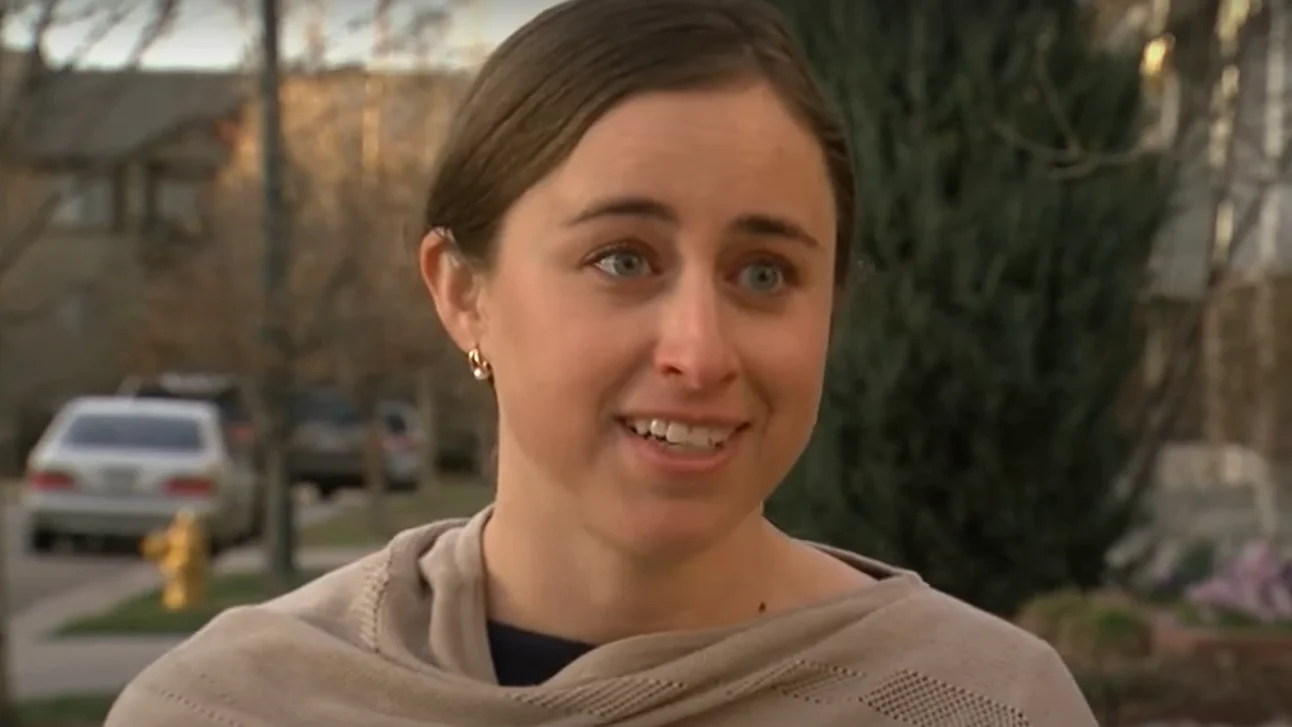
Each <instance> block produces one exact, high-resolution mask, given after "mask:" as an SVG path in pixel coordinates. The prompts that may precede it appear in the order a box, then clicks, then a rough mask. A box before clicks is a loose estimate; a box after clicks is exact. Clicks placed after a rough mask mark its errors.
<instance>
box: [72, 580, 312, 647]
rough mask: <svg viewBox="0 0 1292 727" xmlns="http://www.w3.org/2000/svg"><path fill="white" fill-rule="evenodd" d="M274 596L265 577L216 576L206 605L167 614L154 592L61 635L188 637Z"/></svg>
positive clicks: (81, 622)
mask: <svg viewBox="0 0 1292 727" xmlns="http://www.w3.org/2000/svg"><path fill="white" fill-rule="evenodd" d="M319 575H322V574H321V573H317V572H303V573H301V574H300V576H298V577H299V579H300V583H305V582H307V581H310V580H313V579H314V578H316V577H318V576H319ZM274 595H275V594H274V593H273V592H272V591H271V590H270V588H269V587H268V585H267V584H266V583H265V579H264V574H263V573H260V572H253V573H229V574H224V575H217V576H215V578H213V579H212V580H211V584H210V590H209V592H208V593H207V599H206V602H205V603H203V604H201V605H200V606H198V607H197V608H194V609H192V610H189V611H167V610H166V609H165V608H163V607H162V604H161V592H160V591H158V590H156V589H154V590H151V591H149V592H147V593H144V594H141V595H139V596H136V597H134V598H131V599H129V600H127V601H123V602H122V603H120V604H118V605H117V606H115V607H114V608H112V609H111V610H108V611H105V612H103V613H100V614H96V615H93V616H87V617H85V618H82V619H80V620H77V621H73V622H72V623H70V624H68V625H66V626H64V627H63V628H62V629H61V630H60V631H59V632H58V635H59V636H85V635H88V634H96V635H105V634H126V635H134V634H146V635H166V634H178V635H187V634H191V633H193V632H194V631H197V630H198V629H199V628H201V627H202V626H203V625H205V624H206V622H207V621H210V620H211V619H212V618H214V617H215V615H216V614H218V613H220V612H221V611H223V610H224V609H226V608H229V607H231V606H241V605H244V604H248V603H259V602H261V601H264V600H267V599H269V598H271V597H273V596H274Z"/></svg>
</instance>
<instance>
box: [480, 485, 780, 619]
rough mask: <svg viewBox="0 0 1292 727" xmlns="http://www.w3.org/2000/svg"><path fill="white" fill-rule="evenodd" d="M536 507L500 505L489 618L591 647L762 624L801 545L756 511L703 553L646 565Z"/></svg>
mask: <svg viewBox="0 0 1292 727" xmlns="http://www.w3.org/2000/svg"><path fill="white" fill-rule="evenodd" d="M530 505H531V503H523V504H522V503H520V502H514V503H513V502H507V501H506V500H505V499H500V501H499V502H498V503H497V504H496V505H495V510H494V514H493V516H492V517H491V519H490V521H489V523H488V524H486V526H485V530H484V545H483V547H484V560H485V569H486V572H487V573H488V600H489V616H490V617H491V618H493V619H495V620H498V621H501V622H504V623H507V624H509V625H512V626H515V627H518V628H524V629H529V630H533V631H537V632H540V633H545V634H549V635H552V636H560V637H562V638H567V639H573V640H577V641H583V642H585V643H594V644H601V643H608V642H611V641H615V640H618V639H622V638H626V637H629V636H635V635H639V634H646V633H658V632H662V631H687V630H696V629H705V628H714V627H720V626H727V625H732V624H736V623H740V622H742V621H746V620H748V619H751V618H756V617H757V616H758V615H759V614H760V613H761V612H763V611H765V610H767V608H768V602H769V599H774V598H775V597H776V594H775V592H774V591H775V590H776V589H775V588H774V587H775V585H776V578H777V577H776V575H775V573H776V572H777V570H778V568H777V564H779V563H782V562H784V561H785V558H786V555H787V554H788V553H787V551H789V550H792V549H794V548H795V547H796V544H795V543H794V541H792V540H790V539H789V538H787V537H786V536H784V535H782V534H781V533H780V532H779V531H777V530H776V529H775V528H774V527H773V526H772V525H771V524H770V523H768V522H767V521H766V520H765V519H763V517H762V514H761V513H751V515H750V517H749V518H748V519H747V520H746V521H744V522H742V523H741V524H739V525H738V526H737V527H736V528H735V529H734V530H733V531H732V532H731V533H729V534H728V535H727V536H725V537H724V538H722V540H721V541H719V542H717V543H714V544H713V545H712V546H710V547H708V548H705V549H704V550H703V551H702V552H698V553H693V554H690V555H688V556H686V557H678V558H675V559H673V560H671V561H670V562H666V563H665V562H659V561H656V562H651V563H645V562H643V559H642V558H640V557H638V556H634V555H632V554H628V553H625V552H623V551H622V550H618V549H616V548H615V547H614V546H613V545H612V544H611V543H609V542H607V541H606V540H604V539H598V538H597V537H596V536H595V535H593V534H591V533H589V532H588V529H587V528H582V527H579V525H578V524H577V523H575V522H568V520H570V519H572V518H569V517H558V516H556V513H553V512H551V511H548V512H547V513H544V511H543V510H544V508H542V507H541V506H540V507H537V508H535V507H531V506H530ZM572 511H573V509H572V508H571V509H570V510H567V511H566V512H572ZM558 512H559V510H558Z"/></svg>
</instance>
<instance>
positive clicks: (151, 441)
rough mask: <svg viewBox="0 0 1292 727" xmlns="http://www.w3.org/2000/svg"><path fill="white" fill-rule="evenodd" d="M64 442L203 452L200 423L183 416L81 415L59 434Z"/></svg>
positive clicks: (105, 446)
mask: <svg viewBox="0 0 1292 727" xmlns="http://www.w3.org/2000/svg"><path fill="white" fill-rule="evenodd" d="M59 440H60V442H61V443H63V444H66V445H69V446H73V447H84V448H92V449H142V450H153V451H158V452H184V453H190V452H200V451H202V449H203V441H202V429H201V427H200V426H199V425H198V422H197V421H195V420H193V419H191V418H188V417H179V416H165V415H156V416H141V415H137V414H81V415H79V416H77V417H76V418H75V419H73V420H72V421H71V422H70V423H69V424H68V427H67V429H66V430H65V431H64V432H63V434H62V436H61V437H59Z"/></svg>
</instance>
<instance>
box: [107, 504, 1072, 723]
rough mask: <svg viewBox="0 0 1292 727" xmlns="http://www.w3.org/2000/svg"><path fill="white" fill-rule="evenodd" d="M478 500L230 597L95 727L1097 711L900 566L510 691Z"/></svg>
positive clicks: (1062, 715) (1018, 718)
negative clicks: (497, 652) (299, 576)
mask: <svg viewBox="0 0 1292 727" xmlns="http://www.w3.org/2000/svg"><path fill="white" fill-rule="evenodd" d="M487 517H488V511H486V512H483V513H481V514H480V515H478V516H477V517H475V518H473V519H471V520H469V521H464V520H457V521H445V522H438V523H434V524H431V525H428V526H425V527H421V528H417V529H414V530H410V531H406V532H404V533H401V534H400V535H398V536H396V537H395V539H394V540H393V541H392V542H391V543H390V544H389V545H388V546H387V547H386V548H385V549H384V550H382V551H381V552H379V553H376V554H373V555H372V556H369V557H367V558H364V559H363V560H360V561H358V562H355V563H353V564H351V565H348V566H346V567H344V568H341V569H339V570H337V571H334V572H332V573H329V574H327V575H325V576H323V577H321V578H319V579H318V580H316V581H314V582H312V583H310V584H308V585H306V586H304V587H303V588H301V589H299V590H297V591H294V592H292V593H289V594H287V595H285V596H283V597H281V598H278V599H276V600H273V601H270V602H268V603H264V604H261V605H256V606H246V607H239V608H235V609H230V610H229V611H226V612H225V613H224V614H222V615H220V616H219V617H217V618H216V619H214V620H213V621H212V622H211V623H210V624H208V625H207V626H206V627H205V628H203V629H202V630H201V631H199V632H198V633H197V634H195V635H194V636H193V637H191V638H190V639H188V640H187V641H186V642H184V643H183V644H181V645H180V646H179V647H177V648H175V649H174V650H172V651H171V652H170V653H168V654H166V655H165V656H163V657H162V658H161V659H159V660H158V661H157V662H155V663H154V664H153V665H152V666H150V667H149V668H148V669H146V670H145V671H144V672H143V673H142V674H140V675H139V676H138V677H137V678H136V679H135V680H134V681H133V682H132V683H131V684H130V685H129V686H128V687H127V688H126V689H125V691H124V692H123V693H122V694H121V696H120V698H119V699H118V700H117V703H116V705H115V706H114V707H113V709H112V713H111V714H110V715H109V716H108V720H107V723H106V725H105V727H576V726H578V727H593V726H598V727H599V726H602V725H605V726H609V725H615V726H616V727H665V726H669V727H700V726H703V727H736V726H737V725H739V726H740V727H786V725H797V726H799V727H845V726H846V727H1097V724H1096V722H1095V719H1094V716H1093V715H1092V713H1091V711H1090V708H1089V707H1088V706H1087V705H1086V703H1085V700H1084V699H1083V698H1082V696H1081V693H1080V691H1079V690H1078V689H1077V686H1076V684H1075V682H1074V680H1073V679H1072V676H1071V675H1070V674H1069V672H1068V670H1067V669H1066V668H1065V666H1064V665H1063V662H1062V661H1061V660H1060V658H1059V657H1058V655H1057V654H1056V653H1055V652H1054V651H1053V650H1052V649H1051V648H1050V647H1049V646H1048V645H1046V644H1045V643H1044V642H1042V641H1041V640H1039V639H1037V638H1035V637H1033V636H1031V635H1030V634H1027V633H1025V632H1024V631H1022V630H1020V629H1018V628H1016V627H1015V626H1013V625H1011V624H1009V623H1006V622H1005V621H1003V620H1000V619H997V618H995V617H993V616H990V615H988V614H986V613H983V612H981V611H978V610H976V609H974V608H972V607H970V606H968V605H966V604H964V603H962V602H960V601H957V600H955V599H953V598H950V597H948V596H946V595H943V594H941V593H939V592H938V591H936V590H934V589H932V588H930V587H929V586H927V585H926V584H925V583H923V582H922V581H921V580H920V578H919V577H918V576H917V575H915V574H914V573H910V572H907V571H901V570H898V569H895V568H892V567H890V566H885V565H883V564H880V563H876V562H874V561H870V560H867V559H863V558H860V557H858V556H855V555H851V554H846V553H841V552H838V551H830V552H831V553H833V554H835V555H837V556H838V557H841V558H844V559H846V560H848V561H850V562H852V563H853V564H855V565H857V567H859V568H861V569H863V570H866V571H868V572H870V573H875V572H881V573H884V574H887V575H888V577H886V578H884V579H882V580H880V581H879V582H878V583H876V584H875V585H873V586H869V587H866V588H863V589H860V590H858V591H857V592H855V593H853V594H851V595H848V596H846V597H843V598H839V599H835V600H832V601H829V602H825V603H821V604H818V605H815V606H810V607H806V608H801V609H798V610H795V611H790V612H785V613H778V614H769V615H767V616H764V617H761V618H758V619H755V620H752V621H749V622H747V623H744V624H741V625H738V626H733V627H729V628H723V629H713V630H706V631H699V632H685V633H664V634H655V635H647V636H638V637H634V638H629V639H624V640H621V641H617V642H614V643H611V644H608V645H605V646H602V647H599V648H597V649H594V650H593V651H591V652H590V653H588V654H586V655H585V656H583V657H582V658H580V659H578V660H576V661H575V662H573V663H572V664H570V665H569V666H568V667H567V668H566V669H564V670H563V671H561V672H560V673H559V674H557V675H556V676H555V677H554V678H552V679H551V680H549V681H548V682H546V683H544V684H542V685H539V686H535V687H524V688H504V687H500V686H498V684H497V681H496V679H495V678H494V673H493V665H492V663H491V661H490V656H489V648H488V643H487V639H486V634H485V618H486V616H485V591H484V572H483V562H482V556H481V532H482V531H483V529H484V522H485V520H486V519H487Z"/></svg>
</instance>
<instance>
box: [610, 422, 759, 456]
mask: <svg viewBox="0 0 1292 727" xmlns="http://www.w3.org/2000/svg"><path fill="white" fill-rule="evenodd" d="M619 423H620V424H621V425H622V426H623V427H624V428H625V429H627V430H628V433H629V434H632V435H633V436H636V437H639V438H641V439H644V440H646V441H648V442H654V443H656V444H658V445H660V446H663V447H665V448H667V449H670V450H675V451H677V452H679V453H683V452H686V453H695V454H707V453H712V452H720V451H722V449H723V447H725V446H726V445H727V443H728V442H730V441H731V438H732V437H733V436H735V435H736V434H737V433H738V432H740V431H741V430H742V429H744V428H745V427H746V426H748V425H747V424H741V425H738V426H712V425H699V424H689V423H687V422H679V421H673V420H668V419H638V418H632V419H620V420H619Z"/></svg>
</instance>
